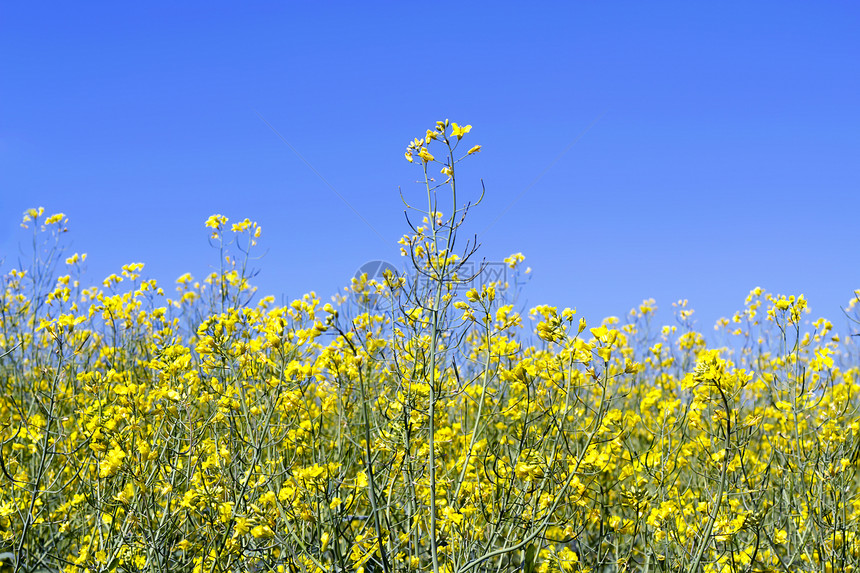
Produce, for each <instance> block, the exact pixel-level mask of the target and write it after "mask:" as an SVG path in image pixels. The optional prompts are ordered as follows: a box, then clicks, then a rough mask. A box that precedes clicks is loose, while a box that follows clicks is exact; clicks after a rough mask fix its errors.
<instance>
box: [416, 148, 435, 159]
mask: <svg viewBox="0 0 860 573" xmlns="http://www.w3.org/2000/svg"><path fill="white" fill-rule="evenodd" d="M418 157H420V158H421V159H423V160H424V161H425V162H428V161H433V160H434V159H435V157H433V156H432V155H431V154H430V152H429V151H427V148H426V147H422V148H421V151H419V152H418Z"/></svg>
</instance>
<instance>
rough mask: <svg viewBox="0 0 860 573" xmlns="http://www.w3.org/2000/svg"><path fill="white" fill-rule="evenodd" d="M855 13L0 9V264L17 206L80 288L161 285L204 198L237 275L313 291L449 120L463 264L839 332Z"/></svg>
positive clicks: (854, 192) (410, 6)
mask: <svg viewBox="0 0 860 573" xmlns="http://www.w3.org/2000/svg"><path fill="white" fill-rule="evenodd" d="M858 29H860V6H858V5H857V4H856V3H851V2H841V3H837V2H830V3H828V2H820V3H814V4H812V3H804V2H743V3H741V2H722V3H709V4H707V5H706V4H705V3H692V2H648V3H645V2H602V3H597V2H564V3H562V2H559V3H530V4H519V3H518V4H514V3H506V2H493V3H466V2H457V3H447V2H441V3H402V2H399V3H382V2H380V3H356V2H339V3H331V2H329V3H322V2H320V3H311V2H285V3H253V2H248V3H241V4H240V3H229V4H228V3H218V2H215V3H213V2H207V3H202V2H201V3H193V2H185V3H167V2H160V1H155V2H147V3H137V4H131V3H106V2H105V3H97V2H88V3H77V4H64V3H18V4H10V5H7V6H6V7H4V9H3V15H2V19H0V52H2V53H3V54H4V57H3V58H2V61H0V77H2V78H3V79H2V81H0V221H2V224H0V254H2V255H5V256H6V259H7V262H6V264H5V265H4V269H5V270H8V268H9V266H10V262H13V261H14V259H15V257H16V253H17V245H18V243H19V241H21V240H22V239H23V237H24V235H23V234H22V233H21V230H20V229H19V228H18V223H19V221H20V217H21V213H22V212H23V211H24V210H25V209H26V208H28V207H32V206H38V205H43V206H44V207H45V208H46V210H48V211H50V212H55V211H63V212H65V213H66V214H67V215H68V216H69V219H70V230H71V232H70V238H71V241H72V249H73V250H75V251H81V252H87V253H88V254H89V273H90V277H91V278H92V279H93V281H96V280H100V279H101V278H103V277H104V276H106V275H107V274H110V273H112V272H118V269H119V267H120V266H121V265H123V264H124V263H129V262H143V263H145V264H146V272H145V274H147V275H148V276H152V277H155V278H157V279H158V280H159V281H160V282H162V283H164V284H165V286H171V285H172V283H173V281H174V280H175V278H176V277H178V276H179V275H181V274H183V273H185V272H191V273H192V274H193V275H195V277H203V276H204V275H205V274H207V273H208V272H209V271H210V268H211V266H212V265H214V264H216V261H217V256H216V254H215V253H214V252H213V251H211V250H210V248H209V246H208V244H207V239H206V237H207V234H206V231H205V229H204V227H203V221H204V220H205V219H206V218H207V217H208V216H209V215H210V214H212V213H223V214H224V215H227V216H228V217H230V218H231V219H232V220H237V219H239V220H241V219H244V218H245V217H249V218H251V219H253V220H256V221H258V222H259V223H260V224H261V225H262V227H263V239H262V241H261V245H262V247H263V249H264V250H265V251H266V256H265V257H264V258H263V259H262V260H261V261H259V262H258V264H257V266H258V267H259V268H260V269H261V272H260V275H259V276H258V278H257V281H256V282H257V284H258V285H259V287H260V292H261V293H263V294H275V295H278V296H279V295H281V294H283V295H286V296H287V297H288V298H294V297H297V296H299V295H301V294H302V293H304V292H307V291H310V290H315V291H316V292H317V293H318V294H319V295H320V296H321V298H323V299H324V300H326V299H328V297H329V296H330V295H331V294H332V293H334V292H335V291H336V290H338V289H339V288H340V287H342V286H344V285H346V284H348V282H349V278H350V277H351V276H352V274H353V273H354V272H355V270H356V269H357V268H358V267H359V266H361V265H362V264H363V263H364V262H366V261H369V260H374V259H386V260H391V261H393V262H395V263H398V264H399V263H400V259H399V256H398V253H399V249H398V246H397V245H396V241H397V239H398V238H399V237H400V236H401V235H402V234H403V233H404V232H405V231H406V230H407V227H406V225H405V222H404V218H403V205H402V203H401V202H400V199H399V196H398V191H397V190H398V187H402V188H403V189H404V192H405V193H407V195H408V194H409V193H415V194H417V193H418V191H417V190H416V189H415V187H414V185H413V182H414V181H415V179H416V178H417V177H418V170H417V169H416V168H415V167H414V166H411V165H409V164H408V163H406V161H405V160H404V158H403V151H404V150H405V146H406V145H407V143H408V142H409V141H410V140H411V139H412V138H413V137H416V136H419V135H422V134H423V133H424V131H425V129H427V128H429V127H432V126H433V124H434V122H435V121H436V120H438V119H444V118H450V119H451V120H452V121H456V122H459V123H469V124H471V125H473V130H472V132H471V133H470V134H469V136H468V137H469V141H468V143H469V144H470V145H473V144H481V145H482V146H483V151H482V152H481V153H480V154H478V155H477V156H475V157H474V158H472V160H471V161H470V162H468V164H464V165H463V169H462V170H461V172H460V174H459V179H460V181H461V183H462V184H463V185H464V190H465V194H466V196H467V197H472V198H476V197H477V195H478V189H479V186H480V180H481V179H482V178H483V180H484V182H485V184H486V187H487V196H486V199H485V201H484V202H483V204H482V205H480V206H479V207H478V208H476V209H474V210H473V211H472V213H471V215H470V219H469V221H468V223H467V225H466V227H465V229H464V232H465V233H467V234H472V233H480V235H479V241H480V242H481V243H482V247H481V251H480V254H482V255H483V256H484V257H486V258H487V259H488V260H499V259H501V258H502V257H504V256H507V255H509V254H511V253H513V252H517V251H521V252H523V253H524V254H525V255H526V257H527V260H526V263H527V264H528V265H529V266H531V268H532V269H533V271H532V279H531V281H530V282H529V283H528V286H527V288H526V291H525V297H526V299H527V301H528V303H529V304H530V305H536V304H553V305H558V306H560V307H564V306H571V307H574V306H575V307H577V308H578V309H579V311H580V312H581V313H582V314H584V315H585V316H586V317H587V318H588V319H589V321H595V322H596V321H597V320H599V319H601V318H603V317H604V316H607V315H622V314H624V313H626V312H627V311H628V310H629V309H630V308H631V307H633V306H635V305H637V304H638V303H639V302H640V301H641V300H642V299H644V298H648V297H654V298H655V299H657V303H658V305H659V306H660V307H661V308H662V309H663V314H662V315H661V316H662V318H663V319H664V321H669V320H671V315H669V314H668V313H669V311H670V309H671V303H672V302H673V301H675V300H677V299H680V298H686V299H689V301H690V305H691V306H692V307H693V308H695V309H696V315H695V316H696V317H697V318H698V321H699V323H698V324H699V327H700V328H701V329H703V330H705V331H709V330H710V329H711V326H712V324H713V322H714V320H715V319H716V318H718V317H719V316H723V315H731V314H732V313H733V312H734V311H735V310H738V309H740V308H741V307H742V304H743V299H744V297H745V296H746V294H747V293H748V292H749V290H750V289H751V288H753V287H755V286H762V287H764V288H766V289H768V290H769V291H772V292H781V293H787V294H791V293H794V294H797V293H804V294H805V295H806V296H807V297H808V298H809V299H810V301H811V307H812V310H813V314H812V315H811V318H815V317H817V316H820V315H824V316H827V317H830V318H832V319H837V320H838V322H837V324H840V325H841V324H843V321H842V320H841V319H840V316H841V313H840V310H839V306H840V305H844V304H845V303H846V302H847V301H848V299H849V298H850V296H851V293H852V291H853V290H854V289H855V288H860V249H858V242H860V233H858V225H857V220H858V216H860V212H858V206H860V198H858V190H860V162H858V158H860V106H858V102H860V35H858V34H857V30H858ZM257 114H259V115H261V116H262V117H263V118H265V119H266V120H267V121H268V122H269V123H270V124H271V125H272V126H274V127H275V128H276V129H277V130H278V131H279V132H280V133H281V135H283V137H284V138H285V139H286V140H287V141H289V142H290V144H291V145H292V146H293V147H294V148H295V149H296V150H297V151H298V152H299V153H300V154H301V155H302V156H303V157H304V158H305V160H307V162H308V163H309V164H310V165H311V166H313V170H312V169H311V168H310V167H308V165H306V164H305V163H304V162H303V161H302V160H301V159H300V158H299V157H298V156H297V155H296V154H295V153H294V152H293V151H292V150H291V149H290V148H289V147H288V146H287V145H285V144H284V143H283V142H282V141H281V140H280V139H279V138H278V137H277V136H276V135H275V134H274V133H273V132H272V131H271V130H270V129H269V127H267V125H266V124H265V123H264V122H263V121H262V120H261V119H260V117H259V116H258V115H257ZM571 144H572V145H571ZM565 150H567V151H565ZM314 170H316V171H317V172H318V173H319V174H320V175H322V177H323V178H324V179H325V181H327V182H328V184H330V185H331V187H333V188H334V189H335V190H336V191H337V193H339V194H340V195H342V196H343V197H344V198H345V199H346V200H347V201H348V202H349V203H350V204H351V205H352V206H353V207H354V208H355V210H357V211H358V212H359V213H360V214H361V216H362V217H364V219H366V220H367V222H368V223H369V225H368V224H365V222H363V221H362V219H361V218H360V217H358V216H357V215H356V214H355V213H354V212H353V211H352V210H351V209H350V208H349V207H348V206H347V205H346V204H344V203H343V202H342V201H341V200H340V199H339V198H338V195H337V194H336V193H335V192H334V191H332V189H331V188H330V187H329V186H328V185H327V184H326V183H325V182H324V181H323V180H322V179H321V178H320V177H319V176H318V175H317V174H316V173H315V172H314ZM371 227H372V228H371Z"/></svg>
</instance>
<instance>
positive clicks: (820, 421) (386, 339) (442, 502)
mask: <svg viewBox="0 0 860 573" xmlns="http://www.w3.org/2000/svg"><path fill="white" fill-rule="evenodd" d="M470 129H471V126H461V125H458V124H456V123H450V122H448V121H447V120H446V121H442V122H438V123H437V124H436V126H435V127H434V128H433V129H430V130H427V132H426V135H425V136H424V137H422V138H417V139H415V140H414V141H413V142H412V143H410V144H409V147H408V148H407V151H406V159H407V160H408V161H410V162H411V163H412V164H413V166H414V167H415V169H419V170H421V172H422V174H423V181H424V182H425V184H426V186H425V191H426V200H423V202H422V204H421V205H420V206H417V205H412V204H407V205H406V208H407V214H408V215H409V216H410V217H411V219H412V221H413V222H414V225H412V226H411V228H410V229H409V233H408V234H406V235H405V236H404V237H403V238H402V239H401V246H402V254H403V255H404V260H405V261H406V262H407V263H406V264H407V267H408V268H409V269H410V270H411V272H409V273H404V274H403V275H402V276H401V275H394V274H387V275H385V278H384V279H383V278H380V279H378V280H372V279H368V278H367V277H362V278H361V279H360V280H355V281H354V282H353V284H352V285H351V286H350V287H349V288H348V289H347V291H345V293H344V294H342V295H338V296H336V297H335V299H334V300H332V302H330V303H324V302H322V301H320V300H319V298H318V297H317V296H316V295H315V294H313V293H310V294H308V295H305V296H304V297H302V298H301V299H298V300H295V301H293V302H292V303H290V304H289V305H286V306H278V305H276V304H275V299H274V298H273V297H266V298H259V297H256V296H255V288H254V287H253V286H252V285H251V284H250V282H249V281H250V278H251V275H252V272H251V270H250V267H249V261H250V260H251V257H252V253H253V252H254V248H255V246H256V243H257V240H258V239H259V238H260V236H261V228H260V227H259V226H258V225H257V224H256V223H253V222H251V221H249V220H245V221H242V222H239V223H231V222H230V221H228V220H227V218H226V217H223V216H220V215H213V216H212V217H210V218H209V219H208V220H207V221H206V222H205V225H206V228H207V231H206V232H207V233H208V234H209V238H210V241H211V242H212V243H213V244H214V245H215V246H216V250H217V252H218V261H219V265H218V270H217V271H215V272H213V273H212V274H210V275H209V276H207V277H205V278H203V279H202V280H200V281H196V280H195V279H194V278H193V277H192V276H191V275H184V276H182V277H180V278H179V279H178V280H177V282H176V285H171V286H170V287H162V286H160V285H159V284H157V283H156V282H155V281H154V280H147V279H146V278H144V275H143V265H142V264H139V263H133V264H128V265H126V266H124V267H123V268H122V271H121V273H120V274H118V275H111V276H109V277H107V278H106V279H104V281H103V282H102V283H99V284H98V285H96V286H87V284H86V283H85V279H84V276H83V265H84V263H85V259H86V255H83V254H71V253H67V252H64V250H63V237H64V232H65V230H66V224H67V220H66V217H65V216H64V215H63V214H56V215H50V216H49V215H46V213H45V212H44V210H42V209H31V210H30V211H28V212H27V213H26V214H25V215H24V219H23V226H24V227H26V228H27V229H28V230H29V232H32V238H33V241H32V245H33V246H32V259H31V260H30V261H29V262H28V263H27V265H25V268H16V269H14V270H11V271H10V272H8V273H7V274H6V275H4V276H3V277H2V279H0V280H2V281H3V284H2V304H0V382H2V384H3V392H2V395H0V422H2V424H0V462H1V463H0V553H2V555H0V559H2V561H3V569H2V570H3V571H7V570H8V571H68V572H83V571H89V572H97V571H128V572H131V571H135V572H136V571H141V572H143V571H147V572H150V571H152V572H156V571H194V572H206V573H214V572H225V571H254V572H265V571H279V572H280V571H285V572H305V571H308V572H318V571H338V572H344V573H346V572H356V573H394V572H398V573H399V572H407V571H433V572H434V573H436V572H439V571H444V572H446V573H466V572H475V573H477V572H487V573H489V572H498V573H501V572H507V571H520V570H522V571H524V572H525V573H533V572H540V573H544V572H550V571H562V572H595V573H597V572H646V571H649V572H662V571H684V572H688V573H694V572H699V571H703V572H758V571H785V572H799V571H809V572H833V573H836V572H841V571H852V570H855V568H856V567H857V566H858V564H860V536H858V533H857V531H858V528H860V493H858V492H860V483H858V482H860V480H859V479H858V464H860V415H858V408H860V397H858V395H860V349H858V347H857V345H856V343H855V340H854V339H853V338H852V337H850V336H848V337H846V336H844V335H840V334H837V333H836V331H835V330H834V328H833V325H832V324H831V322H829V321H828V320H826V319H824V318H820V319H817V320H816V319H814V317H811V316H810V315H809V313H808V309H807V301H806V300H805V298H804V297H803V296H802V295H797V296H783V295H776V294H770V293H768V292H766V291H763V290H762V289H760V288H755V289H754V290H752V291H751V292H750V294H749V296H748V297H747V299H746V300H745V301H739V306H741V305H742V307H743V308H742V310H740V311H738V312H737V313H735V314H733V315H731V316H730V318H727V319H724V320H721V321H720V322H719V323H718V324H717V325H716V332H715V333H711V334H709V336H712V337H713V338H716V339H719V340H723V341H724V344H723V345H722V346H721V347H716V346H709V345H708V344H707V343H706V339H705V335H704V333H701V332H698V331H697V330H696V329H695V328H694V325H693V323H692V319H691V314H692V312H691V310H690V309H689V308H687V306H686V303H685V302H684V301H679V302H678V303H676V305H675V317H674V320H673V321H672V322H671V324H668V325H662V324H658V323H657V322H656V317H655V311H656V305H655V303H654V301H652V300H647V301H645V302H643V303H642V305H641V306H640V307H638V308H636V309H633V310H632V311H631V312H630V313H629V314H628V315H627V316H625V317H623V318H615V317H610V318H607V319H605V320H604V321H603V322H602V323H600V324H587V323H586V321H585V320H584V319H581V318H580V317H579V316H578V315H577V314H576V311H575V310H573V309H557V308H554V307H549V306H537V307H535V308H532V309H523V308H519V307H518V306H517V303H516V292H515V290H516V289H514V288H512V286H511V285H507V284H502V283H489V284H479V283H476V282H475V280H474V277H469V276H465V275H464V270H465V269H467V268H474V267H472V266H467V265H466V263H468V262H471V261H473V260H474V259H476V257H477V256H478V255H477V254H476V248H475V247H474V245H473V244H472V243H468V244H466V245H465V247H463V246H461V243H462V242H463V239H462V238H459V237H458V231H459V230H460V228H461V225H462V224H463V222H464V220H465V218H466V216H467V211H468V210H469V209H471V208H472V207H474V206H473V205H468V204H465V203H464V202H463V199H462V197H463V196H466V195H467V193H465V192H463V191H461V189H460V188H459V187H458V185H459V181H458V180H457V176H456V169H457V165H458V163H459V162H460V161H461V160H467V158H468V156H470V155H473V154H475V153H479V152H480V150H481V147H480V146H479V145H471V146H466V144H465V143H463V146H462V147H461V145H460V144H461V143H462V142H463V140H464V139H468V138H469V137H470V135H469V132H470ZM467 148H468V150H466V149H467ZM474 195H475V190H474V186H473V187H470V189H469V193H468V196H470V197H472V196H474ZM443 212H447V214H444V213H443ZM458 239H459V240H458ZM505 262H506V263H507V264H508V265H509V266H510V267H511V269H513V271H512V272H516V271H517V269H519V267H520V265H521V264H522V262H523V257H522V255H519V254H517V255H512V256H511V257H510V258H508V259H507V260H506V261H505ZM847 294H850V293H847ZM846 298H848V297H846ZM846 311H847V313H848V315H849V316H848V318H849V319H852V320H860V298H858V296H855V297H854V298H852V299H851V300H850V301H848V304H847V306H846ZM839 318H842V317H839Z"/></svg>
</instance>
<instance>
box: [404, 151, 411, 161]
mask: <svg viewBox="0 0 860 573" xmlns="http://www.w3.org/2000/svg"><path fill="white" fill-rule="evenodd" d="M405 155H406V161H408V162H409V163H412V152H411V151H407V152H406V154H405Z"/></svg>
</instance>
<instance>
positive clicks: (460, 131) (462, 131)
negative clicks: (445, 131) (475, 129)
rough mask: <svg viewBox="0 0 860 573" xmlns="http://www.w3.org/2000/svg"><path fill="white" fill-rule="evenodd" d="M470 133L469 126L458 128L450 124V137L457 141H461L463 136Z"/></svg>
mask: <svg viewBox="0 0 860 573" xmlns="http://www.w3.org/2000/svg"><path fill="white" fill-rule="evenodd" d="M470 131H472V126H471V125H464V126H462V127H460V126H459V125H457V124H456V123H452V124H451V135H453V136H454V137H456V138H457V139H462V138H463V136H464V135H466V134H467V133H469V132H470Z"/></svg>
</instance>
